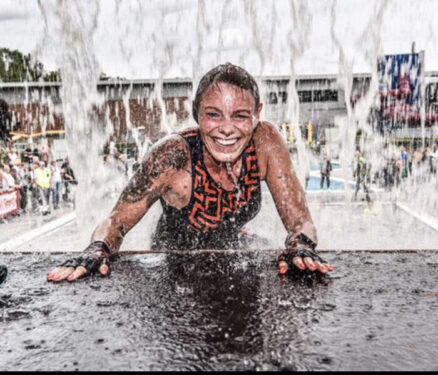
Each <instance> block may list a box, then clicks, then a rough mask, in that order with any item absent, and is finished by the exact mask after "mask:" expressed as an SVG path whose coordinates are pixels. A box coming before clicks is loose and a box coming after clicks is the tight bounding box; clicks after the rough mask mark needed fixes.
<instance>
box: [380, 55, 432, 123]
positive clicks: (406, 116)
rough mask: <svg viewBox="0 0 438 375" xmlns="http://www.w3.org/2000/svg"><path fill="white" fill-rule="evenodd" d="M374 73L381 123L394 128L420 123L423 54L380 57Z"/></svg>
mask: <svg viewBox="0 0 438 375" xmlns="http://www.w3.org/2000/svg"><path fill="white" fill-rule="evenodd" d="M377 70H378V76H379V96H380V111H381V115H382V119H383V120H384V121H385V120H386V121H390V122H391V124H392V127H395V128H399V127H403V125H404V124H406V123H411V124H412V123H415V124H417V123H419V122H420V107H421V100H422V98H421V82H422V80H423V78H424V52H421V53H411V54H401V55H386V56H383V57H380V58H379V59H378V61H377Z"/></svg>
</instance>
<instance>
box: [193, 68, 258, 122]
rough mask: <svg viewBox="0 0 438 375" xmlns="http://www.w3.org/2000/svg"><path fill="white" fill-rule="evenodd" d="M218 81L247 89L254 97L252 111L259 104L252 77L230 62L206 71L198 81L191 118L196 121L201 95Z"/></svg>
mask: <svg viewBox="0 0 438 375" xmlns="http://www.w3.org/2000/svg"><path fill="white" fill-rule="evenodd" d="M219 82H224V83H229V84H230V85H234V86H237V87H239V88H241V89H243V90H248V91H249V92H250V93H251V95H252V96H253V97H254V111H255V110H256V109H257V107H258V106H259V104H260V94H259V87H258V85H257V82H256V81H255V79H254V77H253V76H252V75H251V74H249V73H248V72H247V71H246V70H245V69H243V68H241V67H240V66H237V65H233V64H231V63H226V64H221V65H218V66H216V67H215V68H213V69H211V70H210V71H209V72H207V73H206V74H205V75H204V76H203V77H202V78H201V81H200V82H199V85H198V89H197V90H196V95H195V99H194V100H193V107H192V113H193V118H194V119H195V121H196V122H198V115H199V107H200V105H201V100H202V96H203V95H204V93H205V92H206V91H207V90H208V89H209V88H210V87H211V86H212V85H213V84H216V83H219Z"/></svg>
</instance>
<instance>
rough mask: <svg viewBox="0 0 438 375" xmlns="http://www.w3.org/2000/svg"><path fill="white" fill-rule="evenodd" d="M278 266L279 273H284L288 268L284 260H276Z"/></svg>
mask: <svg viewBox="0 0 438 375" xmlns="http://www.w3.org/2000/svg"><path fill="white" fill-rule="evenodd" d="M278 268H279V272H280V274H281V275H284V274H285V273H286V272H287V270H288V267H287V262H285V261H284V260H282V261H280V262H278Z"/></svg>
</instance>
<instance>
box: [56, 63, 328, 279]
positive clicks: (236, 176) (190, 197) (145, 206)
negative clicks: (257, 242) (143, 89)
mask: <svg viewBox="0 0 438 375" xmlns="http://www.w3.org/2000/svg"><path fill="white" fill-rule="evenodd" d="M261 109H262V104H261V103H260V98H259V91H258V87H257V83H256V81H255V80H254V78H253V77H252V76H251V75H250V74H249V73H248V72H247V71H245V70H244V69H242V68H240V67H238V66H235V65H232V64H229V63H228V64H224V65H219V66H217V67H216V68H214V69H212V70H211V71H209V72H208V73H207V74H206V75H205V76H204V77H203V78H202V79H201V81H200V83H199V87H198V90H197V92H196V96H195V99H194V101H193V117H194V119H195V121H196V122H197V123H198V124H199V127H194V128H190V129H186V130H184V131H182V132H180V133H178V134H172V135H169V136H167V137H165V138H163V139H162V140H161V141H160V142H158V143H156V144H155V145H154V146H153V147H152V148H151V150H150V152H149V153H148V154H147V155H146V156H145V158H144V160H143V162H142V165H141V167H140V168H139V170H138V171H137V172H136V174H135V175H134V176H133V178H132V179H131V181H130V182H129V184H128V186H127V187H126V188H125V190H124V191H123V193H122V194H121V196H120V198H119V200H118V202H117V203H116V205H115V207H114V208H113V210H112V212H111V215H110V217H109V218H108V219H106V220H104V222H102V223H101V224H100V225H99V226H98V227H97V228H96V230H95V231H94V233H93V236H92V243H91V244H90V245H89V246H88V248H87V249H86V250H85V254H84V256H82V257H79V258H76V259H73V260H68V261H67V262H65V263H63V264H62V265H61V266H60V267H57V268H56V269H54V270H53V271H51V272H49V273H48V275H47V278H48V280H50V281H61V280H64V279H67V280H68V281H73V280H75V279H77V278H79V277H81V276H83V275H86V274H89V273H91V272H94V271H97V270H99V271H100V273H101V274H103V275H107V274H109V259H110V257H111V256H112V255H114V254H116V253H117V252H118V249H119V248H120V245H121V243H122V240H123V237H124V236H125V234H126V233H127V232H128V231H129V230H130V229H131V228H132V227H133V226H134V225H135V224H136V223H137V222H138V221H139V220H140V219H141V218H142V217H143V215H145V214H146V212H147V211H148V210H149V208H150V207H151V205H152V204H153V203H154V202H155V201H157V200H158V199H159V200H160V202H161V204H162V207H163V214H162V216H161V218H160V220H159V222H158V225H157V228H156V230H155V234H154V238H153V247H154V248H155V249H168V250H175V249H230V248H243V247H245V246H246V245H247V244H248V236H246V235H245V234H244V231H243V230H242V229H243V226H244V225H245V224H246V223H247V222H249V221H250V220H251V219H253V218H254V217H255V216H256V215H257V213H258V212H259V210H260V205H261V190H260V182H261V181H262V180H265V181H266V183H267V185H268V187H269V190H270V192H271V194H272V197H273V199H274V201H275V205H276V208H277V210H278V212H279V214H280V217H281V219H282V221H283V224H284V226H285V228H286V230H287V231H288V236H287V238H286V244H285V247H286V249H285V251H284V252H283V253H282V254H280V256H279V259H278V261H279V262H278V263H279V264H278V265H279V270H280V273H285V272H287V271H288V269H295V270H297V269H300V270H305V269H308V270H310V271H316V270H317V271H319V272H323V273H326V272H328V271H331V270H333V268H334V267H333V266H331V265H329V264H326V263H325V262H324V261H323V260H322V259H321V258H320V257H319V256H318V255H317V254H316V253H315V252H314V250H315V247H316V242H317V237H316V230H315V227H314V225H313V222H312V218H311V216H310V212H309V210H308V208H307V204H306V199H305V194H304V191H303V189H302V187H301V185H300V184H299V182H298V179H297V177H296V176H295V173H294V171H293V168H292V162H291V160H290V157H289V152H288V150H287V146H286V144H285V143H284V141H283V138H282V136H281V135H280V133H279V132H278V130H277V129H276V128H275V126H273V125H272V124H270V123H267V122H263V121H260V118H259V117H260V112H261Z"/></svg>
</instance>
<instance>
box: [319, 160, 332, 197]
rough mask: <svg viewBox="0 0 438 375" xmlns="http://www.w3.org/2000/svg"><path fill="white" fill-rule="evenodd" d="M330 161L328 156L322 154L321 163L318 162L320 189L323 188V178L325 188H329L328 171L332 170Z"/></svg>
mask: <svg viewBox="0 0 438 375" xmlns="http://www.w3.org/2000/svg"><path fill="white" fill-rule="evenodd" d="M332 169H333V168H332V163H331V161H330V158H329V157H328V156H327V155H326V154H324V156H323V158H322V160H321V163H320V171H321V190H322V189H323V188H324V180H326V181H327V189H330V172H331V171H332Z"/></svg>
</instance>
